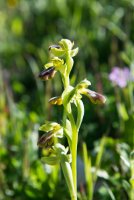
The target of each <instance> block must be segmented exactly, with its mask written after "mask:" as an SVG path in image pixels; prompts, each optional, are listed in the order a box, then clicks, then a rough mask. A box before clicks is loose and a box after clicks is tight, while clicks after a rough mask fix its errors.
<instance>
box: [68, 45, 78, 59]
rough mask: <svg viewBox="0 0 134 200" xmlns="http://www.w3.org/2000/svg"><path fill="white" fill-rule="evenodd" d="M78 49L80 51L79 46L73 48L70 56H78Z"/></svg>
mask: <svg viewBox="0 0 134 200" xmlns="http://www.w3.org/2000/svg"><path fill="white" fill-rule="evenodd" d="M78 51H79V48H78V47H77V48H75V49H73V50H71V52H70V56H71V57H74V56H76V54H77V53H78Z"/></svg>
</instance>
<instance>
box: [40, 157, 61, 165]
mask: <svg viewBox="0 0 134 200" xmlns="http://www.w3.org/2000/svg"><path fill="white" fill-rule="evenodd" d="M41 161H42V162H43V163H46V164H48V165H57V164H59V163H60V158H59V157H58V156H50V157H42V158H41Z"/></svg>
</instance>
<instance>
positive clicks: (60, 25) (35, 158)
mask: <svg viewBox="0 0 134 200" xmlns="http://www.w3.org/2000/svg"><path fill="white" fill-rule="evenodd" d="M62 38H68V39H70V40H71V41H74V42H75V46H76V47H77V46H78V47H79V53H78V55H77V56H76V57H75V65H74V69H73V71H72V74H71V77H70V78H71V83H72V85H75V84H76V83H77V82H79V81H80V80H82V79H84V78H87V79H88V80H90V81H91V83H92V85H91V89H92V90H95V91H97V92H99V93H101V94H104V95H105V96H106V97H107V102H106V104H105V105H104V106H98V105H93V104H91V103H90V102H89V100H87V99H86V98H85V99H84V104H85V116H84V121H83V124H82V127H81V129H80V133H79V144H78V155H79V159H80V163H82V164H81V165H80V166H82V167H84V162H83V156H82V155H83V151H82V143H83V142H84V141H85V142H86V145H87V149H88V154H89V155H90V157H91V161H92V168H93V169H97V181H96V184H95V187H94V199H97V200H99V199H100V200H101V199H103V200H110V199H112V200H114V199H116V200H120V199H122V200H127V199H131V198H132V197H131V194H132V190H134V184H132V180H131V181H130V179H132V176H133V175H134V170H133V159H134V158H133V157H134V156H133V154H132V153H131V152H132V151H133V150H134V0H120V1H117V0H113V1H109V0H100V1H97V0H79V1H77V0H38V1H37V0H1V1H0V200H36V199H38V200H44V199H45V200H47V199H48V200H49V199H54V200H56V199H57V200H59V199H60V200H62V199H63V200H66V199H69V194H68V190H67V187H66V185H65V182H64V179H63V174H62V173H61V171H60V168H59V166H56V167H50V166H48V165H43V164H42V163H41V161H40V157H41V154H42V152H41V150H40V149H39V148H38V147H37V140H38V137H39V133H38V128H39V126H40V125H41V124H42V123H44V121H45V120H55V121H58V122H61V120H62V108H59V107H52V106H50V105H49V104H48V100H49V98H50V97H52V96H55V95H60V94H61V92H62V85H61V79H60V76H59V75H58V74H56V76H55V77H54V79H53V80H51V81H47V82H42V81H41V80H39V79H38V74H39V72H40V71H41V70H42V69H43V66H44V64H45V63H47V62H48V60H49V52H48V47H49V46H50V45H51V44H56V43H57V42H58V41H59V40H60V39H62ZM115 67H116V68H115ZM115 71H116V72H115ZM126 71H127V74H126ZM110 74H111V76H112V78H111V76H110ZM122 82H123V83H122ZM121 83H122V84H121ZM104 138H105V142H102V141H104ZM99 152H101V153H100V154H99ZM130 153H131V155H130ZM78 186H79V187H78V191H79V195H78V196H79V199H81V200H82V199H83V200H84V199H86V183H85V180H84V177H82V178H81V179H80V180H79V184H78Z"/></svg>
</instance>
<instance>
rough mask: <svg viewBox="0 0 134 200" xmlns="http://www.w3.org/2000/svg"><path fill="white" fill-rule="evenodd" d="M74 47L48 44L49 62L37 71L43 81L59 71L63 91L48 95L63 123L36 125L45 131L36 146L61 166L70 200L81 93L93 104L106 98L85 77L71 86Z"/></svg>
mask: <svg viewBox="0 0 134 200" xmlns="http://www.w3.org/2000/svg"><path fill="white" fill-rule="evenodd" d="M73 46H74V43H73V42H71V41H70V40H68V39H62V40H60V41H59V43H58V45H51V46H50V47H49V52H50V55H51V58H50V62H49V63H47V64H46V65H45V69H44V70H43V71H42V72H41V73H40V74H39V78H41V79H42V80H49V79H51V78H53V77H54V76H55V74H56V72H59V73H60V75H61V79H62V83H63V88H64V90H63V92H62V94H61V96H57V97H53V98H51V99H50V100H49V103H50V104H53V105H59V106H61V105H62V106H63V108H64V111H63V112H64V118H63V121H62V124H59V123H57V122H52V121H46V123H45V124H43V125H42V126H41V127H40V128H39V130H41V131H43V132H44V134H43V135H42V137H41V138H39V141H38V146H39V147H41V148H45V149H48V151H49V154H48V156H45V157H42V161H43V162H45V163H46V164H49V165H56V164H60V165H61V168H62V170H63V174H64V177H65V180H66V183H67V186H68V189H69V192H70V196H71V200H76V199H77V170H76V169H77V166H76V161H77V144H78V133H79V129H80V126H81V123H82V120H83V116H84V105H83V101H82V95H85V96H87V97H88V98H89V100H90V101H91V102H92V103H95V104H104V103H105V101H106V98H105V97H104V96H103V95H101V94H99V93H97V92H94V91H92V90H90V89H88V86H90V85H91V83H90V81H88V80H87V79H84V80H82V81H81V82H80V83H78V84H77V85H76V86H75V87H74V86H72V85H70V72H71V70H72V68H73V64H74V60H73V57H74V56H75V55H76V54H77V53H78V48H74V49H73ZM74 105H75V106H76V109H77V115H76V118H75V117H74V116H75V115H74V113H73V110H72V107H73V106H74ZM63 137H66V138H67V141H68V146H67V147H65V146H64V145H63V144H62V143H61V138H63Z"/></svg>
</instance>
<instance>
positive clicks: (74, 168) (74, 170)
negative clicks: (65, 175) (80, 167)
mask: <svg viewBox="0 0 134 200" xmlns="http://www.w3.org/2000/svg"><path fill="white" fill-rule="evenodd" d="M68 118H69V120H70V122H71V125H72V149H71V153H72V174H73V183H74V188H75V191H76V193H77V144H78V132H77V127H76V125H75V121H74V117H73V115H72V112H71V113H68Z"/></svg>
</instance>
